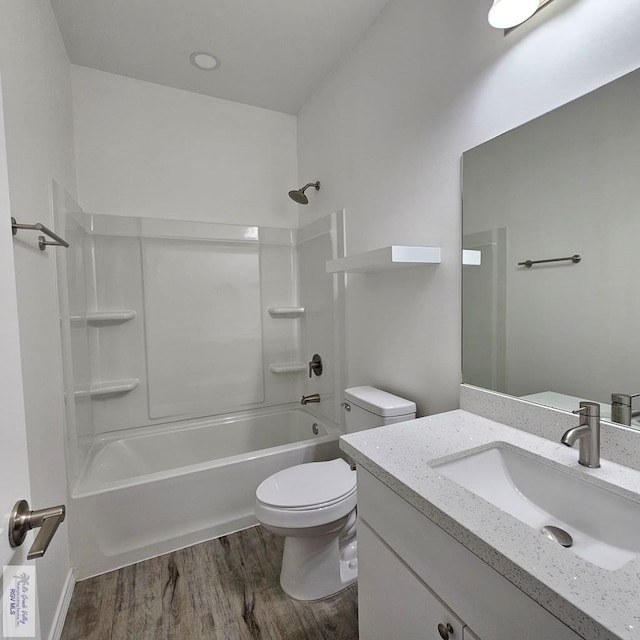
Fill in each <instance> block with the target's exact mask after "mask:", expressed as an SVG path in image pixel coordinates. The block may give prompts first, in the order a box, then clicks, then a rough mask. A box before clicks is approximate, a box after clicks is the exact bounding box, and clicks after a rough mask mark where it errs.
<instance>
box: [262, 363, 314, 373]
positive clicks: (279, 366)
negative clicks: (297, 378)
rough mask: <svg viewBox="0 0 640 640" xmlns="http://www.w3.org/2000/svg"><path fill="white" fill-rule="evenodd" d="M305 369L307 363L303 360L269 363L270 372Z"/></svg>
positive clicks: (290, 371)
mask: <svg viewBox="0 0 640 640" xmlns="http://www.w3.org/2000/svg"><path fill="white" fill-rule="evenodd" d="M306 369H307V365H306V364H305V363H304V362H274V363H273V364H270V365H269V371H271V373H297V372H298V371H306Z"/></svg>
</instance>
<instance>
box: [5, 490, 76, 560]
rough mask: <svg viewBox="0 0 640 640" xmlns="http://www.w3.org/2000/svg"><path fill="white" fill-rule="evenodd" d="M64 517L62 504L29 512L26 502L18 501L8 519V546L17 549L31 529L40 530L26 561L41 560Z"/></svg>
mask: <svg viewBox="0 0 640 640" xmlns="http://www.w3.org/2000/svg"><path fill="white" fill-rule="evenodd" d="M66 515H67V510H66V508H65V506H64V505H63V504H61V505H58V506H57V507H49V508H48V509H38V510H36V511H31V510H30V509H29V503H28V502H27V501H26V500H19V501H18V502H16V503H15V505H14V506H13V509H12V510H11V516H10V517H9V544H10V545H11V548H12V549H15V548H16V547H19V546H20V545H21V544H22V543H23V542H24V539H25V538H26V537H27V533H28V532H29V531H30V530H31V529H40V531H39V532H38V535H37V536H36V539H35V541H34V543H33V545H32V547H31V549H29V553H27V560H33V559H34V558H41V557H42V556H43V555H44V554H45V552H46V550H47V548H48V547H49V543H50V542H51V539H52V538H53V536H54V534H55V532H56V531H57V530H58V527H59V526H60V523H61V522H63V521H64V519H65V516H66Z"/></svg>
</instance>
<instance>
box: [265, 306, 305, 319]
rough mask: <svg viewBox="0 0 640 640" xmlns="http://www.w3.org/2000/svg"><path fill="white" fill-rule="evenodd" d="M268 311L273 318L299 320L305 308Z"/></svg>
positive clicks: (276, 308)
mask: <svg viewBox="0 0 640 640" xmlns="http://www.w3.org/2000/svg"><path fill="white" fill-rule="evenodd" d="M267 311H268V312H269V315H270V316H271V317H272V318H299V317H300V316H301V315H303V314H304V307H269V308H268V309H267Z"/></svg>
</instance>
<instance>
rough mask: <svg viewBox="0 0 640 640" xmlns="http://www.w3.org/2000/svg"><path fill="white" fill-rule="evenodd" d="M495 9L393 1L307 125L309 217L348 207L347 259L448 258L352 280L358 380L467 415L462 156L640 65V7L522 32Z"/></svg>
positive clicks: (606, 8)
mask: <svg viewBox="0 0 640 640" xmlns="http://www.w3.org/2000/svg"><path fill="white" fill-rule="evenodd" d="M489 4H490V3H488V2H487V3H483V2H477V0H462V1H461V2H451V1H450V0H433V1H430V2H424V1H423V0H391V2H390V3H389V4H388V5H387V7H386V8H385V9H384V10H383V12H382V13H381V15H380V17H379V18H378V20H377V21H376V23H375V24H374V25H373V27H372V28H371V30H370V31H369V32H368V33H367V34H366V35H365V37H364V38H362V40H361V41H360V43H359V44H358V46H357V47H356V48H355V49H354V50H353V51H352V53H351V55H350V56H349V57H348V58H347V59H346V60H345V61H344V62H343V63H342V65H341V66H339V67H338V68H337V69H336V70H335V71H334V73H333V74H332V76H331V77H330V78H328V79H327V80H326V81H325V83H324V85H323V86H322V87H321V88H320V89H319V90H318V91H317V93H316V94H315V95H314V96H313V97H312V99H311V100H310V101H309V102H308V103H307V105H306V106H305V107H304V108H303V110H302V111H301V112H300V114H299V118H298V120H299V126H298V151H299V174H300V179H301V181H302V182H306V181H311V180H320V181H321V182H322V188H321V190H320V192H319V193H317V194H315V193H314V194H313V199H312V201H311V204H310V205H308V206H307V207H301V208H300V215H301V221H302V222H307V221H309V220H312V219H314V218H315V217H318V216H320V215H322V214H323V213H325V212H327V211H333V210H336V209H340V208H342V207H344V208H346V210H347V250H348V253H357V252H359V251H365V250H369V249H375V248H377V247H379V246H384V245H388V244H391V243H395V244H426V245H431V244H433V245H442V248H443V263H442V264H441V265H439V266H438V267H420V268H412V269H407V270H404V271H397V272H393V273H385V274H381V275H358V274H355V275H352V276H350V277H349V281H348V292H347V331H348V353H349V357H348V359H349V384H350V385H356V384H374V385H378V386H382V387H383V388H385V389H388V390H389V391H393V392H395V393H398V394H401V395H405V396H407V397H409V398H411V399H413V400H416V401H417V402H418V409H419V411H420V413H422V414H424V413H434V412H437V411H442V410H446V409H451V408H453V407H456V406H457V405H458V383H459V381H460V269H461V267H460V257H459V256H460V253H459V250H460V246H461V240H460V228H461V225H460V209H461V205H460V199H461V198H460V156H461V154H462V152H463V151H464V150H466V149H468V148H470V147H473V146H475V145H477V144H479V143H481V142H483V141H485V140H487V139H489V138H492V137H493V136H495V135H497V134H499V133H501V132H504V131H506V130H509V129H511V128H513V127H514V126H517V125H518V124H521V123H523V122H526V121H527V120H530V119H531V118H534V117H536V116H537V115H540V114H541V113H544V112H546V111H549V110H551V109H553V108H555V107H556V106H558V105H560V104H563V103H565V102H567V101H569V100H571V99H573V98H575V97H577V96H579V95H582V94H584V93H586V92H588V91H590V90H592V89H594V88H595V87H597V86H600V85H601V84H604V83H606V82H608V81H610V80H612V79H613V78H615V77H618V76H620V75H622V74H624V73H626V72H628V71H631V70H632V69H634V68H636V67H637V66H639V65H640V38H638V33H639V32H640V11H638V5H637V2H636V0H610V1H609V2H602V0H579V1H578V0H575V1H572V0H555V2H554V3H552V4H551V5H550V6H548V7H547V8H545V9H544V11H543V12H542V13H541V14H539V15H538V16H536V17H535V18H534V19H532V20H531V21H530V22H529V23H527V24H525V25H523V26H522V27H520V28H518V29H517V30H516V31H514V32H512V33H511V34H510V35H509V36H507V37H503V35H502V33H501V32H499V31H497V30H495V29H492V28H490V27H489V26H488V24H487V21H486V14H487V11H488V8H489Z"/></svg>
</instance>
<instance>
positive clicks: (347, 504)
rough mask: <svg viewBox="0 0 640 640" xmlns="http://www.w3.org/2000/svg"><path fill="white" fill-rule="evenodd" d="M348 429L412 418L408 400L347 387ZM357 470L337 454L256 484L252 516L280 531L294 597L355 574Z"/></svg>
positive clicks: (340, 585) (328, 588)
mask: <svg viewBox="0 0 640 640" xmlns="http://www.w3.org/2000/svg"><path fill="white" fill-rule="evenodd" d="M344 397H345V402H344V403H343V407H344V409H345V411H346V426H347V433H350V432H353V431H360V430H362V429H367V428H372V427H377V426H381V425H384V424H391V423H394V422H401V421H404V420H412V419H413V418H415V411H416V406H415V404H414V403H413V402H411V401H409V400H405V399H404V398H399V397H398V396H394V395H392V394H390V393H386V392H384V391H381V390H379V389H375V388H374V387H355V388H352V389H346V390H345V393H344ZM356 500H357V493H356V472H355V471H354V470H352V469H351V466H350V465H349V464H348V463H347V462H345V461H344V460H343V459H342V458H337V459H336V460H329V461H328V462H308V463H305V464H299V465H296V466H294V467H290V468H288V469H284V470H283V471H279V472H278V473H275V474H273V475H272V476H270V477H268V478H267V479H266V480H264V481H263V482H262V483H261V484H260V486H259V487H258V489H257V490H256V506H255V516H256V519H257V520H258V521H259V522H260V523H261V524H262V525H263V526H264V527H265V528H266V529H268V530H269V531H271V532H272V533H274V534H276V535H281V536H284V537H285V542H284V552H283V557H282V570H281V572H280V585H281V586H282V590H283V591H284V592H285V593H286V594H287V595H289V596H290V597H292V598H294V599H296V600H305V601H307V600H319V599H321V598H326V597H328V596H331V595H333V594H335V593H338V592H339V591H341V590H342V589H345V588H346V587H348V586H349V585H351V584H353V583H354V582H355V581H356V580H357V578H358V560H357V543H356Z"/></svg>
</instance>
